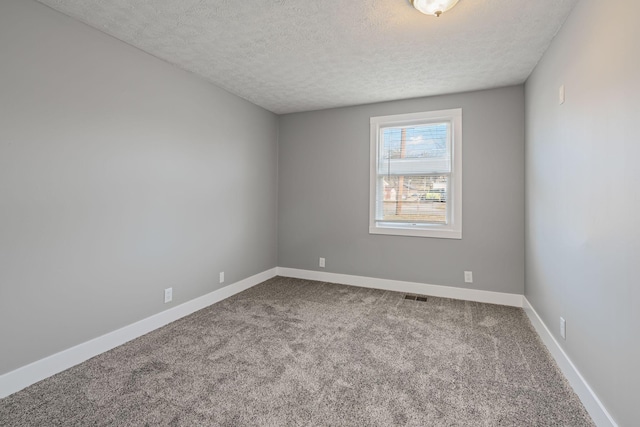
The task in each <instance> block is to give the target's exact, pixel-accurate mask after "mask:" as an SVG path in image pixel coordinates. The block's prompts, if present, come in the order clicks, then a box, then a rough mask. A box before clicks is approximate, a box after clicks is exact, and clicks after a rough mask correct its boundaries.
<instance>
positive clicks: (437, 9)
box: [411, 0, 458, 18]
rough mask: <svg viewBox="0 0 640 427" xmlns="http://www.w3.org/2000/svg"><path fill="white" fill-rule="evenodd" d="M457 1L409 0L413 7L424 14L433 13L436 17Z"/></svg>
mask: <svg viewBox="0 0 640 427" xmlns="http://www.w3.org/2000/svg"><path fill="white" fill-rule="evenodd" d="M456 3H458V0H411V4H412V5H413V7H415V8H416V9H418V10H419V11H420V12H422V13H424V14H425V15H433V16H437V17H438V18H439V17H440V15H442V14H443V13H444V12H446V11H447V10H449V9H451V8H452V7H453V6H455V5H456Z"/></svg>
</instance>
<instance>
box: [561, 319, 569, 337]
mask: <svg viewBox="0 0 640 427" xmlns="http://www.w3.org/2000/svg"><path fill="white" fill-rule="evenodd" d="M560 336H561V337H562V339H563V340H566V339H567V321H566V320H564V317H561V318H560Z"/></svg>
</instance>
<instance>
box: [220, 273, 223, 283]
mask: <svg viewBox="0 0 640 427" xmlns="http://www.w3.org/2000/svg"><path fill="white" fill-rule="evenodd" d="M220 283H224V271H221V272H220Z"/></svg>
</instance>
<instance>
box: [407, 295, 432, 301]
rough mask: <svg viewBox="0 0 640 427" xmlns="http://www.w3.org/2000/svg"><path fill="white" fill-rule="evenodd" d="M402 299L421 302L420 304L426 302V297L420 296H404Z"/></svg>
mask: <svg viewBox="0 0 640 427" xmlns="http://www.w3.org/2000/svg"><path fill="white" fill-rule="evenodd" d="M404 299H408V300H411V301H422V302H424V301H426V300H427V297H425V296H422V295H408V294H407V295H405V296H404Z"/></svg>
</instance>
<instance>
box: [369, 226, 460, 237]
mask: <svg viewBox="0 0 640 427" xmlns="http://www.w3.org/2000/svg"><path fill="white" fill-rule="evenodd" d="M369 234H386V235H391V236H408V237H431V238H435V239H458V240H460V239H462V230H454V229H450V228H448V229H442V228H441V229H435V228H429V229H425V228H422V229H420V228H415V227H390V226H371V227H369Z"/></svg>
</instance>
